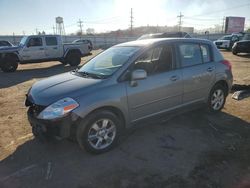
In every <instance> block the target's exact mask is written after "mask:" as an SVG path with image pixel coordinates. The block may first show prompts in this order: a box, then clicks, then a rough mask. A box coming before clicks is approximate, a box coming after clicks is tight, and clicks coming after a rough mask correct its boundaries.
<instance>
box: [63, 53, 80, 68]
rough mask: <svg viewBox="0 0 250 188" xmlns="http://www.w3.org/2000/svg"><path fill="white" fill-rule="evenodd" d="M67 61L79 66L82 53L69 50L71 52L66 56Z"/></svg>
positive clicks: (71, 64)
mask: <svg viewBox="0 0 250 188" xmlns="http://www.w3.org/2000/svg"><path fill="white" fill-rule="evenodd" d="M66 63H68V64H69V65H70V66H77V65H79V64H80V63H81V54H80V52H77V51H75V52H69V54H68V55H67V57H66Z"/></svg>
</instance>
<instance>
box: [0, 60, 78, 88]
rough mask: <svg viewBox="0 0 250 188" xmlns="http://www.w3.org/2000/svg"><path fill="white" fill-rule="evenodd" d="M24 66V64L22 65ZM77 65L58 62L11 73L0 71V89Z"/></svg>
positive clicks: (64, 70)
mask: <svg viewBox="0 0 250 188" xmlns="http://www.w3.org/2000/svg"><path fill="white" fill-rule="evenodd" d="M24 66H25V65H24ZM76 68H77V67H71V66H69V65H66V66H65V65H63V64H61V63H60V62H58V64H55V65H53V66H50V67H38V68H35V69H23V70H16V72H13V73H4V72H0V80H1V83H0V89H1V88H7V87H11V86H14V85H17V84H20V83H23V82H25V81H29V80H31V79H35V78H38V79H39V78H46V77H49V76H53V75H57V74H60V73H64V72H69V71H71V70H74V69H76Z"/></svg>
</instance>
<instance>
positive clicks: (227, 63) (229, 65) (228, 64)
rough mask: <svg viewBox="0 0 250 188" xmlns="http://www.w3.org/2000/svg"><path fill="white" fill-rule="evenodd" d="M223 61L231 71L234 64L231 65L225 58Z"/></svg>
mask: <svg viewBox="0 0 250 188" xmlns="http://www.w3.org/2000/svg"><path fill="white" fill-rule="evenodd" d="M221 63H223V64H224V65H226V66H227V67H228V69H229V70H230V71H231V70H232V65H231V63H230V62H229V61H228V60H225V59H224V60H223V61H222V62H221Z"/></svg>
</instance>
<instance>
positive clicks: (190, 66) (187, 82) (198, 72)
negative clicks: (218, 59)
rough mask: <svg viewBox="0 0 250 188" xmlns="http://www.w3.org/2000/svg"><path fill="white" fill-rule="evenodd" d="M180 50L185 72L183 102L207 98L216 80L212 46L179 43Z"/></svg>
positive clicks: (183, 71)
mask: <svg viewBox="0 0 250 188" xmlns="http://www.w3.org/2000/svg"><path fill="white" fill-rule="evenodd" d="M178 52H179V57H180V60H181V67H182V73H183V104H187V103H193V102H198V101H202V100H205V99H206V97H207V95H208V93H209V89H210V88H211V85H212V83H214V80H215V63H214V62H213V59H212V54H211V46H210V45H208V44H198V43H179V44H178Z"/></svg>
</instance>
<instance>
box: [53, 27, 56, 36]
mask: <svg viewBox="0 0 250 188" xmlns="http://www.w3.org/2000/svg"><path fill="white" fill-rule="evenodd" d="M52 28H53V34H54V35H55V34H56V32H55V26H54V25H53V27H52Z"/></svg>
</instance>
